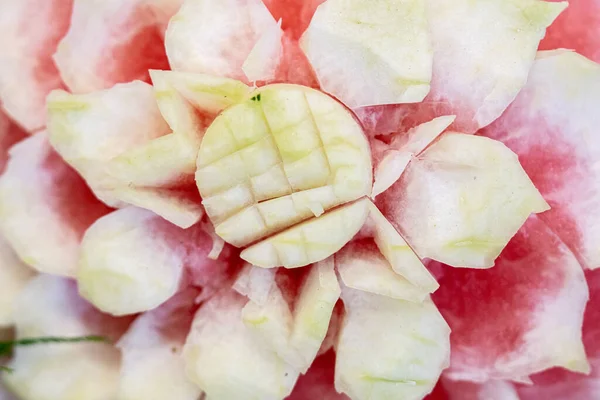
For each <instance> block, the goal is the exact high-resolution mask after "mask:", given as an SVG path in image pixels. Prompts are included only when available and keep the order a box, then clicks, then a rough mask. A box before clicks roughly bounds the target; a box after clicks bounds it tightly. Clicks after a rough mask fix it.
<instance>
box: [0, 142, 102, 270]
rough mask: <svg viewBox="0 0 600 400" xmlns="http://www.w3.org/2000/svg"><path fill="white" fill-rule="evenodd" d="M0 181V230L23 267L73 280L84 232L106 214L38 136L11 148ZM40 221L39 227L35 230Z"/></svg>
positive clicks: (80, 182) (100, 204)
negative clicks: (25, 265) (64, 276)
mask: <svg viewBox="0 0 600 400" xmlns="http://www.w3.org/2000/svg"><path fill="white" fill-rule="evenodd" d="M10 157H11V158H10V160H9V162H8V165H7V168H6V171H5V172H4V174H3V175H2V176H1V177H0V204H1V206H0V227H1V229H2V232H3V234H4V236H5V238H6V240H7V241H8V242H9V243H10V244H11V246H12V247H13V248H14V249H15V251H16V253H17V254H18V255H19V257H20V258H21V259H22V260H23V261H24V262H25V263H26V264H28V265H29V266H31V267H33V268H34V269H36V270H38V271H42V272H47V273H52V274H57V275H67V276H73V275H74V274H75V270H76V267H77V255H78V252H79V244H80V242H81V238H82V237H83V234H84V232H85V230H86V229H87V228H88V226H90V225H91V224H92V223H93V222H94V221H95V220H96V219H97V218H99V217H101V216H103V215H105V214H106V213H108V212H110V209H109V208H107V207H106V206H105V205H104V204H102V203H101V202H100V201H98V200H97V199H96V198H95V197H94V195H93V194H92V192H91V191H90V190H89V188H88V187H87V186H86V184H85V182H84V181H83V180H82V179H81V178H80V177H79V175H77V173H76V172H75V171H74V170H72V169H71V167H69V166H68V165H67V164H66V163H65V162H64V161H63V160H62V159H61V158H60V156H59V155H58V154H56V153H55V152H54V150H53V149H52V147H50V144H49V143H48V139H47V135H46V132H40V133H38V134H36V135H34V136H32V137H30V138H28V139H25V140H24V141H22V142H20V143H18V144H16V145H15V146H14V147H13V148H12V149H11V151H10ZM40 221H43V229H41V228H42V227H41V226H40Z"/></svg>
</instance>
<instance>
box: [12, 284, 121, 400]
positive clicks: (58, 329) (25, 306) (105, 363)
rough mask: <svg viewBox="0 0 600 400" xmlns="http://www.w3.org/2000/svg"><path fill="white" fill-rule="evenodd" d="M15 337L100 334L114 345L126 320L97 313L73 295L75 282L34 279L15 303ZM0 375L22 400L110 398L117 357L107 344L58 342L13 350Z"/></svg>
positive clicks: (93, 399) (91, 399) (117, 364)
mask: <svg viewBox="0 0 600 400" xmlns="http://www.w3.org/2000/svg"><path fill="white" fill-rule="evenodd" d="M15 310H16V314H15V315H17V323H16V327H17V337H18V338H26V337H40V336H42V337H44V336H55V337H80V336H87V335H101V336H106V337H107V338H109V339H111V340H114V339H117V338H118V337H119V336H120V335H121V334H122V333H123V331H124V330H125V329H126V328H127V325H128V324H129V322H130V319H123V318H121V319H116V318H111V317H109V316H107V315H105V314H101V313H100V312H98V310H96V309H94V308H93V307H92V306H91V305H90V304H89V303H87V302H85V301H84V300H82V299H81V298H80V297H79V296H78V295H77V287H76V285H75V284H74V282H72V281H70V280H68V279H64V278H59V277H53V276H50V275H39V276H38V277H36V278H34V279H33V280H32V281H31V282H30V283H29V284H28V285H27V287H26V288H25V290H24V291H23V292H22V294H21V296H20V297H19V299H18V301H17V302H16V304H15ZM9 366H10V368H12V369H13V372H12V373H10V374H3V375H4V376H3V378H4V382H5V383H6V384H7V386H8V388H9V389H10V390H11V391H13V392H14V393H16V394H17V395H18V396H19V398H20V399H23V400H64V399H68V398H77V396H79V395H80V394H81V393H85V396H86V397H85V398H86V399H89V400H105V399H108V398H114V395H115V393H116V389H117V383H118V375H119V352H118V350H117V349H116V348H114V347H112V346H111V345H110V344H107V343H88V342H82V343H64V344H63V343H59V344H40V345H38V346H27V347H16V348H15V354H14V358H13V360H12V361H11V363H10V364H9Z"/></svg>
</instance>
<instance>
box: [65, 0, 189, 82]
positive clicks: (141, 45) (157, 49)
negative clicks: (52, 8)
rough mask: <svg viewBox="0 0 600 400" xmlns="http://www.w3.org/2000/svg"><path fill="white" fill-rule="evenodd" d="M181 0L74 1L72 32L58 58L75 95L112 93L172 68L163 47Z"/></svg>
mask: <svg viewBox="0 0 600 400" xmlns="http://www.w3.org/2000/svg"><path fill="white" fill-rule="evenodd" d="M178 3H179V1H178V0H166V1H157V0H153V1H148V0H125V1H123V0H99V1H98V0H96V1H88V0H74V4H73V14H72V16H71V24H70V26H69V31H68V32H67V33H66V35H65V36H64V38H62V40H61V42H60V44H59V46H58V50H57V51H56V53H55V55H54V61H55V62H56V64H57V66H58V69H59V71H60V74H61V76H62V78H63V80H64V81H65V83H66V85H67V87H68V88H69V89H70V90H71V91H72V92H74V93H88V92H91V91H94V90H100V89H107V88H110V87H112V86H113V85H115V84H117V83H123V82H130V81H133V80H136V79H140V80H145V81H149V75H148V70H149V69H153V68H158V69H166V68H168V67H169V62H168V60H167V55H166V53H165V48H164V43H163V33H164V29H165V27H166V24H167V22H168V21H169V19H170V18H171V16H172V15H173V14H174V13H175V11H176V10H177V9H176V7H177V6H178Z"/></svg>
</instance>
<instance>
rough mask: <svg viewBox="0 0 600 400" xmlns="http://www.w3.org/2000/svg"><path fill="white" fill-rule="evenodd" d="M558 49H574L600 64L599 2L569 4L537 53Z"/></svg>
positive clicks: (581, 1) (570, 2)
mask: <svg viewBox="0 0 600 400" xmlns="http://www.w3.org/2000/svg"><path fill="white" fill-rule="evenodd" d="M559 48H565V49H573V50H575V51H577V53H579V54H581V55H583V56H585V57H587V58H589V59H591V60H593V61H595V62H598V63H600V1H598V0H572V1H569V6H568V7H567V9H566V10H565V11H564V12H563V13H562V14H561V15H560V16H559V17H558V18H557V19H556V21H555V22H554V23H553V24H552V25H550V27H549V28H548V29H547V30H546V36H545V37H544V40H542V42H541V43H540V50H554V49H559Z"/></svg>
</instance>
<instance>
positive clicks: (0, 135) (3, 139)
mask: <svg viewBox="0 0 600 400" xmlns="http://www.w3.org/2000/svg"><path fill="white" fill-rule="evenodd" d="M0 106H1V105H0ZM25 137H27V133H26V132H25V131H24V130H23V129H21V128H20V127H19V126H18V125H17V124H16V123H15V122H13V121H12V120H11V119H10V118H9V117H8V116H7V115H6V114H4V112H2V109H0V174H1V173H2V172H4V168H5V167H6V163H7V162H8V159H9V149H10V148H11V147H12V146H13V145H14V144H16V143H17V142H19V141H21V140H23V139H25Z"/></svg>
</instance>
